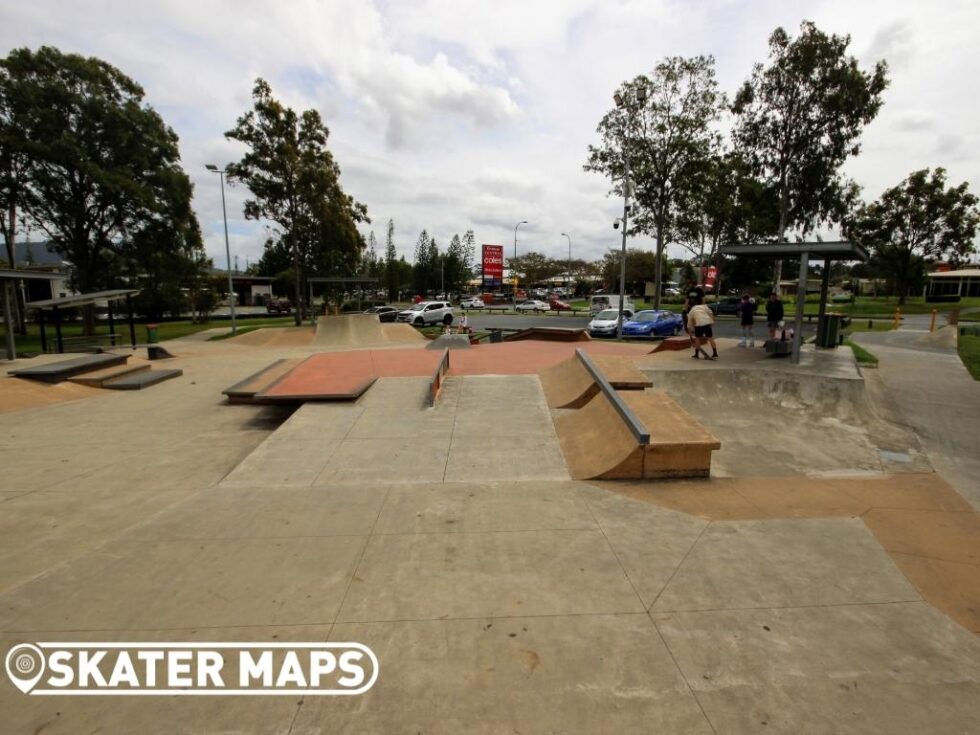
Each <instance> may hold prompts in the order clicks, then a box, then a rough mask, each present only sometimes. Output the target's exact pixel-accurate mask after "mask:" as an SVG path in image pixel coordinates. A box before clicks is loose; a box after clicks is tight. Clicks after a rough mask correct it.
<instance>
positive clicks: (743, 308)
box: [738, 293, 755, 347]
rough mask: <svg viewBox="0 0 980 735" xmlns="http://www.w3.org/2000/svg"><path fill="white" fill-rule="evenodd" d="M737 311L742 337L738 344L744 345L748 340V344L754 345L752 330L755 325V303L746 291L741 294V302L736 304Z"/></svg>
mask: <svg viewBox="0 0 980 735" xmlns="http://www.w3.org/2000/svg"><path fill="white" fill-rule="evenodd" d="M738 313H739V316H740V317H741V319H740V322H741V325H742V339H741V340H740V341H739V343H738V346H739V347H745V343H746V340H748V343H749V344H748V346H749V347H755V332H754V331H753V329H754V327H755V304H754V303H753V302H752V300H751V299H750V298H749V295H748V294H747V293H746V294H742V303H741V304H739V305H738Z"/></svg>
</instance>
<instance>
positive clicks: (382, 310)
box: [364, 306, 398, 322]
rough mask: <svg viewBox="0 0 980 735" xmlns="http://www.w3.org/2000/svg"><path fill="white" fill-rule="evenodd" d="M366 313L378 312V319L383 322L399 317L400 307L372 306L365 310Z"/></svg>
mask: <svg viewBox="0 0 980 735" xmlns="http://www.w3.org/2000/svg"><path fill="white" fill-rule="evenodd" d="M364 313H365V314H377V315H378V319H379V320H380V321H383V322H393V321H395V319H396V318H397V317H398V309H396V308H395V307H394V306H372V307H371V308H370V309H365V310H364Z"/></svg>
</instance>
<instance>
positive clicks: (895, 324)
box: [892, 309, 902, 329]
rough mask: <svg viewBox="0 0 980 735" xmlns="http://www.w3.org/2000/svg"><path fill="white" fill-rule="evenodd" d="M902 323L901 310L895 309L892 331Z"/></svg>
mask: <svg viewBox="0 0 980 735" xmlns="http://www.w3.org/2000/svg"><path fill="white" fill-rule="evenodd" d="M901 322H902V310H901V309H895V321H894V322H893V323H892V328H893V329H898V326H899V324H901Z"/></svg>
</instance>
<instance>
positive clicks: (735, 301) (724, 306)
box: [708, 296, 759, 316]
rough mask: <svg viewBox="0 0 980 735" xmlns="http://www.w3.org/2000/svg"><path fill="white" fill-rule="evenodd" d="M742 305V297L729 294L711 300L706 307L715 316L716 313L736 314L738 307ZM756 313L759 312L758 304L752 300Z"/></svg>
mask: <svg viewBox="0 0 980 735" xmlns="http://www.w3.org/2000/svg"><path fill="white" fill-rule="evenodd" d="M741 305H742V299H741V298H738V297H733V296H729V297H726V298H724V299H722V300H721V301H712V302H711V303H710V304H708V308H709V309H711V311H712V312H714V314H715V315H716V316H717V315H718V314H738V313H739V311H738V310H739V308H740V307H741ZM752 305H753V306H754V307H755V309H754V311H755V312H756V313H758V312H759V304H758V303H757V302H753V304H752Z"/></svg>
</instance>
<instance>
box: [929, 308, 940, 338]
mask: <svg viewBox="0 0 980 735" xmlns="http://www.w3.org/2000/svg"><path fill="white" fill-rule="evenodd" d="M938 313H939V312H937V311H936V310H935V309H933V310H932V321H930V322H929V331H930V332H935V331H936V314H938Z"/></svg>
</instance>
